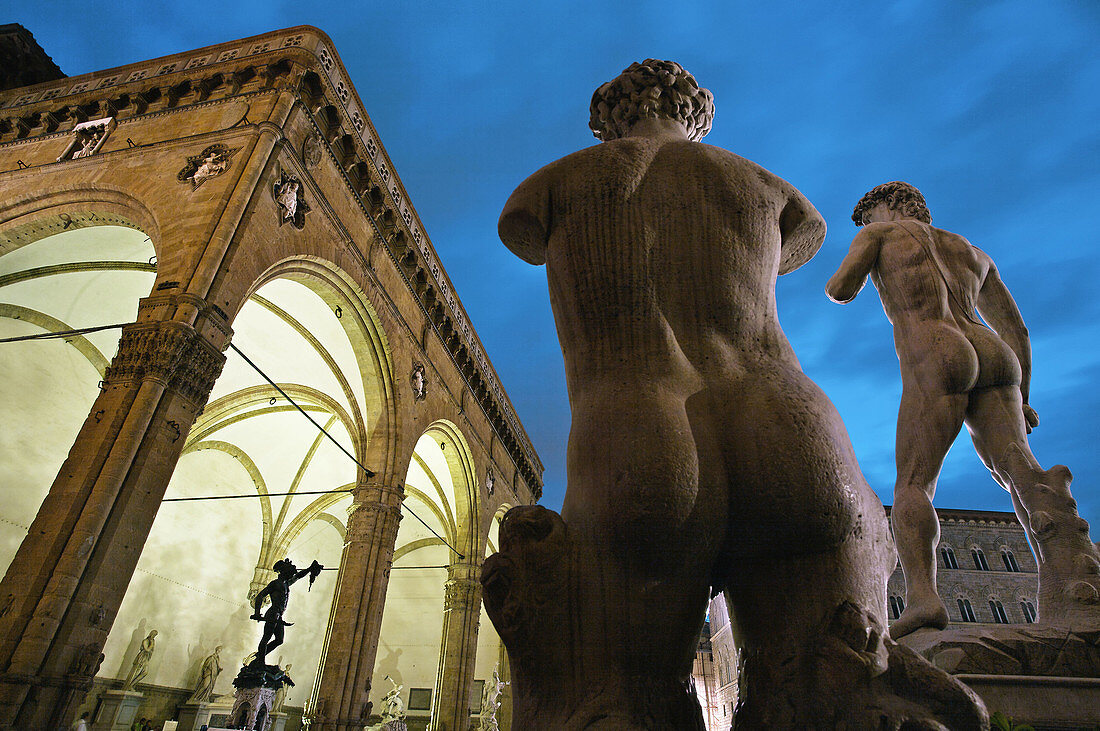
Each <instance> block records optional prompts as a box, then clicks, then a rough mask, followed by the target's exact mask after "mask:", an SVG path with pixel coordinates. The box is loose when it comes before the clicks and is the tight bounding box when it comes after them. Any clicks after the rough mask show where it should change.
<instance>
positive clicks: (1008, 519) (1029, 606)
mask: <svg viewBox="0 0 1100 731" xmlns="http://www.w3.org/2000/svg"><path fill="white" fill-rule="evenodd" d="M887 511H889V507H888V508H887ZM936 512H937V514H938V515H939V519H940V543H939V546H938V547H937V549H936V585H937V587H938V589H939V592H940V596H941V597H942V598H943V602H944V604H946V605H947V614H948V616H949V618H950V621H951V624H952V625H955V624H962V623H969V624H1030V623H1031V622H1033V621H1034V620H1035V616H1036V614H1035V613H1036V610H1037V607H1038V603H1037V602H1036V592H1037V590H1038V583H1039V574H1038V569H1037V567H1036V565H1035V557H1034V556H1032V554H1031V549H1030V548H1029V547H1028V544H1027V537H1026V536H1025V535H1024V529H1023V528H1022V527H1021V526H1020V523H1019V521H1018V520H1017V519H1016V514H1015V513H1003V512H995V511H978V510H948V509H939V510H937V511H936ZM886 590H887V595H888V596H887V601H888V608H889V610H890V614H889V617H890V619H891V620H893V619H896V618H897V616H898V613H899V612H898V609H899V607H904V604H903V602H904V599H905V577H904V576H903V575H902V572H901V568H900V567H898V568H897V569H896V570H895V571H894V573H893V574H892V575H891V576H890V580H889V582H888V583H887V587H886ZM899 602H902V603H899Z"/></svg>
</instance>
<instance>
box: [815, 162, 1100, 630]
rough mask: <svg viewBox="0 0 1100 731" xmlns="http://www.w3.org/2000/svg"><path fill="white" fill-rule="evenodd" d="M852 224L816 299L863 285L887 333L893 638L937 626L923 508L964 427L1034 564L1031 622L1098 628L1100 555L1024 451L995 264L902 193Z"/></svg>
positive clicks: (878, 199)
mask: <svg viewBox="0 0 1100 731" xmlns="http://www.w3.org/2000/svg"><path fill="white" fill-rule="evenodd" d="M852 220H853V221H855V223H856V225H857V226H861V227H862V230H861V231H860V233H859V235H857V236H856V237H855V239H854V240H853V241H852V245H851V248H850V250H849V252H848V255H847V256H846V257H845V258H844V261H843V262H842V263H841V265H840V268H839V269H838V270H837V272H836V274H834V275H833V277H832V278H831V279H830V280H829V282H828V284H827V285H826V293H827V294H828V295H829V297H831V298H832V299H833V300H835V301H837V302H841V303H844V302H850V301H851V300H853V299H854V298H855V297H856V295H857V294H858V293H859V291H860V290H861V289H862V287H863V286H864V284H865V283H866V281H867V279H868V277H870V279H871V281H872V282H874V285H875V288H876V289H877V290H878V293H879V297H880V298H881V299H882V306H883V309H884V310H885V311H886V316H887V317H888V318H889V320H890V322H891V323H892V324H893V326H894V346H895V348H896V350H897V354H898V360H899V361H900V363H901V376H902V396H901V405H900V408H899V410H898V430H897V450H896V451H897V454H896V458H897V483H896V484H895V487H894V507H893V510H892V513H891V518H892V521H893V525H894V537H895V540H896V541H897V548H898V554H899V557H900V559H901V567H902V570H903V572H904V574H905V593H906V601H905V605H906V606H905V611H904V612H903V613H902V615H901V617H899V618H898V620H897V621H896V622H894V624H893V625H892V626H891V627H890V634H891V636H893V637H894V638H895V639H896V638H899V637H902V636H904V635H906V634H909V633H911V632H913V631H915V630H918V629H921V628H924V627H931V628H936V629H943V628H944V627H946V625H947V619H948V617H947V610H946V608H945V606H944V604H943V601H942V600H941V599H940V597H939V594H938V592H937V587H936V555H935V550H936V544H937V541H938V538H939V521H938V520H937V518H936V511H935V509H934V508H933V507H932V497H933V495H934V494H935V491H936V483H937V481H938V478H939V473H940V468H941V466H942V465H943V460H944V457H946V456H947V451H948V449H950V447H951V444H952V443H953V442H954V441H955V437H956V436H957V435H958V434H959V431H960V429H961V428H962V426H963V425H964V424H965V426H966V428H967V430H968V431H969V432H970V436H971V439H972V440H973V442H974V449H975V451H977V453H978V455H979V457H981V460H982V462H983V463H985V465H986V467H988V468H989V471H990V472H991V473H992V475H993V478H994V479H995V480H996V481H997V482H998V483H999V484H1000V485H1001V486H1002V487H1003V488H1004V489H1005V490H1006V491H1008V493H1009V494H1010V495H1011V498H1012V505H1013V507H1014V508H1015V510H1016V515H1017V517H1018V518H1019V520H1020V524H1021V525H1023V527H1024V529H1025V532H1026V533H1027V536H1028V540H1029V542H1030V543H1031V546H1032V550H1033V551H1034V553H1035V557H1036V560H1037V563H1038V566H1039V617H1038V621H1039V622H1040V623H1044V624H1056V625H1060V626H1065V627H1072V628H1075V629H1087V630H1096V629H1100V604H1098V600H1100V593H1098V590H1100V578H1098V576H1097V574H1098V573H1100V552H1098V551H1097V548H1096V546H1095V545H1094V544H1093V543H1092V542H1091V541H1090V540H1089V537H1088V524H1087V523H1086V522H1085V521H1084V520H1083V519H1082V518H1081V517H1080V516H1079V515H1078V514H1077V510H1076V503H1075V502H1074V501H1073V498H1072V497H1070V491H1069V484H1070V479H1071V475H1070V472H1069V470H1068V469H1067V468H1066V467H1064V466H1061V465H1058V466H1055V467H1053V468H1052V469H1050V470H1043V468H1042V467H1041V466H1040V465H1039V462H1038V460H1036V458H1035V456H1034V455H1033V454H1032V452H1031V448H1030V446H1029V445H1028V439H1027V434H1028V433H1029V432H1030V431H1031V430H1032V428H1034V427H1036V426H1038V424H1039V418H1038V416H1037V415H1036V414H1035V410H1034V409H1032V408H1031V406H1030V404H1029V403H1028V401H1029V396H1030V385H1031V343H1030V341H1029V339H1028V330H1027V328H1026V327H1025V326H1024V320H1023V318H1022V317H1021V315H1020V311H1019V309H1018V308H1017V306H1016V302H1015V301H1014V300H1013V298H1012V295H1011V294H1010V293H1009V291H1008V288H1007V287H1006V286H1005V284H1004V282H1003V281H1002V280H1001V277H1000V273H999V272H998V270H997V267H996V265H995V264H994V263H993V260H992V259H991V258H990V257H989V256H988V255H987V254H986V253H985V252H983V251H981V250H980V249H978V248H977V247H975V246H973V245H971V244H970V242H969V241H967V240H966V239H965V238H963V237H962V236H959V235H958V234H955V233H952V232H950V231H945V230H943V229H940V228H936V227H935V226H932V225H931V224H932V216H931V214H930V213H929V211H928V207H927V205H926V204H925V200H924V196H923V195H921V193H920V191H919V190H917V189H916V188H915V187H913V186H912V185H909V184H908V183H903V182H900V181H894V182H890V183H884V184H882V185H880V186H878V187H876V188H874V189H873V190H871V191H870V192H868V193H867V194H866V195H865V196H864V197H863V198H862V199H861V200H860V201H859V203H858V204H857V205H856V208H855V211H854V212H853V214H852ZM983 319H984V321H983ZM986 323H988V326H987V324H986Z"/></svg>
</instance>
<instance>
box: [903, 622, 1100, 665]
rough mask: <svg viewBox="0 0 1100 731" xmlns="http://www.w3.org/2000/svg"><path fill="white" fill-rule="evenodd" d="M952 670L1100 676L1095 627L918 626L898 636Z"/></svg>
mask: <svg viewBox="0 0 1100 731" xmlns="http://www.w3.org/2000/svg"><path fill="white" fill-rule="evenodd" d="M900 642H901V644H904V645H905V646H906V647H909V648H911V649H912V650H914V651H915V652H918V653H920V654H921V655H923V656H924V657H925V658H927V659H928V660H929V661H931V662H932V663H933V664H935V665H936V666H937V667H940V668H942V669H944V670H946V671H947V672H949V673H952V674H954V675H958V674H962V673H976V674H986V675H1028V676H1055V677H1073V678H1097V677H1100V632H1096V631H1091V632H1077V631H1073V630H1068V629H1058V628H1054V627H1044V626H1040V625H1006V626H1004V627H989V626H982V627H955V626H952V627H950V628H948V629H946V630H942V631H936V630H932V629H921V630H917V631H916V632H913V633H912V634H910V635H907V636H906V637H904V638H902V639H901V640H900Z"/></svg>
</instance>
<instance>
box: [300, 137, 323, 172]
mask: <svg viewBox="0 0 1100 731" xmlns="http://www.w3.org/2000/svg"><path fill="white" fill-rule="evenodd" d="M302 160H304V161H305V163H306V165H308V166H309V167H311V168H312V167H316V166H317V163H319V162H321V141H320V140H319V139H317V135H306V139H305V141H304V142H303V143H302Z"/></svg>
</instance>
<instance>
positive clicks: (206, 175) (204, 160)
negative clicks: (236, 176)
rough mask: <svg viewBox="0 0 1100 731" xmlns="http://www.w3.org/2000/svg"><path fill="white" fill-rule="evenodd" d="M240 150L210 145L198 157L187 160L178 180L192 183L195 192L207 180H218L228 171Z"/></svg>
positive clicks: (194, 156) (193, 156) (177, 176)
mask: <svg viewBox="0 0 1100 731" xmlns="http://www.w3.org/2000/svg"><path fill="white" fill-rule="evenodd" d="M240 149H241V148H239V147H233V148H230V147H228V146H227V145H220V144H219V145H210V146H209V147H207V148H206V149H205V150H203V151H202V152H200V153H199V154H198V155H192V156H190V157H188V158H187V164H186V165H184V166H183V170H180V171H179V174H178V175H176V180H178V181H180V182H181V183H191V190H195V189H196V188H198V187H199V186H200V185H202V184H203V183H205V182H206V181H207V180H210V179H211V178H216V177H218V176H219V175H221V174H222V173H224V172H225V171H226V170H228V169H229V163H230V160H231V159H232V157H233V155H235V154H237V151H238V150H240Z"/></svg>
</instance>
